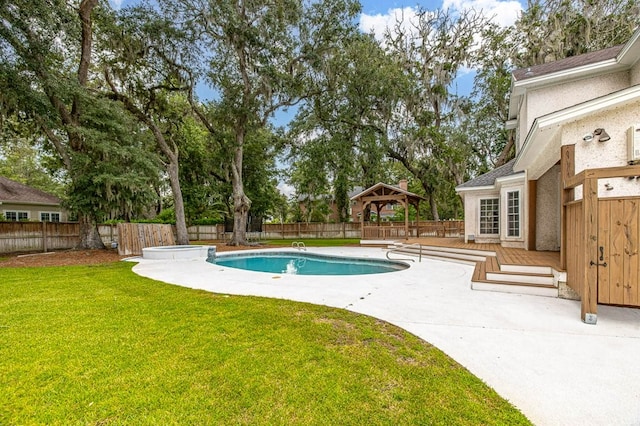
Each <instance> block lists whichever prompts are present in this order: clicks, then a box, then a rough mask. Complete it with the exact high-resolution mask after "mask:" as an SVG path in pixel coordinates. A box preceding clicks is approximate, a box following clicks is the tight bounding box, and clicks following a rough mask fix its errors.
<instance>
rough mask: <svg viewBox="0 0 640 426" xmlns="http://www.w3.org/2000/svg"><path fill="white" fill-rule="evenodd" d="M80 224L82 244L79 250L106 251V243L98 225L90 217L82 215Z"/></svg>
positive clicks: (79, 220) (79, 244) (79, 218)
mask: <svg viewBox="0 0 640 426" xmlns="http://www.w3.org/2000/svg"><path fill="white" fill-rule="evenodd" d="M78 222H79V223H80V242H79V243H78V247H77V248H79V249H104V248H105V247H104V243H103V242H102V238H100V233H99V232H98V223H97V222H96V220H95V219H94V218H92V217H90V216H88V215H84V214H83V215H80V216H79V217H78Z"/></svg>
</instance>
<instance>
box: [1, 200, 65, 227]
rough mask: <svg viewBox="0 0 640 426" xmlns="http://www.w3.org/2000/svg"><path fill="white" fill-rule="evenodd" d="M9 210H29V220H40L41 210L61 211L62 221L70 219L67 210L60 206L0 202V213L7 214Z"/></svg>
mask: <svg viewBox="0 0 640 426" xmlns="http://www.w3.org/2000/svg"><path fill="white" fill-rule="evenodd" d="M7 211H20V212H28V214H29V221H32V222H39V221H40V213H41V212H49V213H60V222H66V221H68V216H67V212H66V211H65V210H64V209H63V208H62V207H60V206H51V205H34V204H14V203H7V202H6V201H4V202H2V204H0V213H2V214H3V216H5V213H6V212H7Z"/></svg>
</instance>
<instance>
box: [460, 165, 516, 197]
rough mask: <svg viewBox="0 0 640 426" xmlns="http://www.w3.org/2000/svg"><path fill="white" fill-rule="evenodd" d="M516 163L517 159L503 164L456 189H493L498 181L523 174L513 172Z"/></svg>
mask: <svg viewBox="0 0 640 426" xmlns="http://www.w3.org/2000/svg"><path fill="white" fill-rule="evenodd" d="M515 162H516V159H515V158H514V159H513V160H511V161H509V162H507V163H505V164H503V165H502V166H500V167H498V168H495V169H493V170H491V171H490V172H488V173H485V174H483V175H480V176H478V177H477V178H475V179H471V180H470V181H468V182H465V183H463V184H462V185H458V186H457V187H456V191H464V190H472V189H479V188H485V187H493V186H495V184H496V180H497V179H500V178H504V177H507V176H513V175H518V174H521V173H522V172H514V171H513V165H514V164H515Z"/></svg>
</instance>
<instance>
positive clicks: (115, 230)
mask: <svg viewBox="0 0 640 426" xmlns="http://www.w3.org/2000/svg"><path fill="white" fill-rule="evenodd" d="M120 225H130V226H132V227H136V230H135V231H134V230H133V229H134V228H131V231H130V234H129V235H130V236H127V237H125V239H123V238H122V236H121V231H120V229H119V228H121V227H120ZM151 225H152V224H119V225H118V226H116V225H100V226H98V231H99V232H100V237H101V238H102V242H103V243H104V244H105V245H106V246H107V247H110V246H111V244H112V243H114V242H117V243H118V245H119V246H120V247H121V248H122V247H123V245H124V248H123V250H125V251H126V252H127V253H123V254H126V255H129V254H140V253H141V250H142V246H140V247H139V248H138V246H137V245H135V244H137V243H134V241H133V240H129V239H130V238H134V236H136V235H137V236H138V237H136V238H139V239H140V238H142V240H143V241H149V242H148V243H143V244H148V245H147V246H149V245H164V241H170V240H169V236H168V235H169V234H168V233H169V231H168V230H169V229H173V227H172V226H171V225H162V226H163V227H165V230H164V231H162V232H164V234H163V235H164V236H162V237H160V236H157V237H151V236H148V232H151V231H148V230H145V231H140V230H141V229H146V228H148V227H150V226H151ZM402 225H403V224H402ZM125 229H128V228H125ZM149 229H152V228H149ZM409 229H410V233H411V234H412V235H411V236H412V237H415V236H416V234H417V232H418V229H419V231H420V234H419V235H420V236H421V237H425V236H447V237H457V236H461V235H463V234H464V222H462V221H439V222H434V221H420V226H419V227H417V226H416V224H415V222H411V223H410V227H409ZM400 231H401V234H402V235H401V234H399V233H398V232H400ZM141 232H142V234H140V233H141ZM145 232H146V233H147V234H145ZM187 232H188V235H189V240H191V241H228V240H230V239H231V233H230V232H225V229H224V225H195V226H190V227H189V228H188V229H187ZM381 234H384V237H381V236H380V235H381ZM172 235H174V234H173V231H172ZM248 237H249V238H251V239H262V240H265V239H294V238H363V239H367V238H368V239H383V238H385V239H393V238H403V237H404V227H403V226H402V227H401V226H400V225H399V224H398V223H392V222H383V223H381V226H380V227H378V226H373V225H372V226H366V227H365V235H364V236H362V235H361V232H360V223H358V222H349V223H305V222H300V223H284V224H281V223H271V224H264V225H262V232H252V233H249V234H248ZM79 238H80V227H79V225H78V224H77V223H56V222H46V223H45V222H0V253H16V252H28V251H48V250H65V249H72V248H75V247H76V246H77V245H78V242H79ZM154 238H155V239H154ZM173 241H175V238H174V240H173ZM138 250H140V253H138Z"/></svg>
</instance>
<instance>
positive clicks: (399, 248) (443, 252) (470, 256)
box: [388, 243, 495, 264]
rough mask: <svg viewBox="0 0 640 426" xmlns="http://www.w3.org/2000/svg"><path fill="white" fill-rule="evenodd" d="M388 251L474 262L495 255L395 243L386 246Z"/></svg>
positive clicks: (481, 251) (486, 252)
mask: <svg viewBox="0 0 640 426" xmlns="http://www.w3.org/2000/svg"><path fill="white" fill-rule="evenodd" d="M388 249H389V253H394V254H395V253H398V254H404V255H408V256H414V257H420V256H422V257H427V258H431V259H436V260H450V261H461V262H463V263H470V264H474V263H475V262H482V261H484V260H485V259H486V258H487V256H495V252H492V251H483V250H471V249H457V248H451V247H437V246H425V245H416V244H402V243H396V244H392V245H389V246H388Z"/></svg>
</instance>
